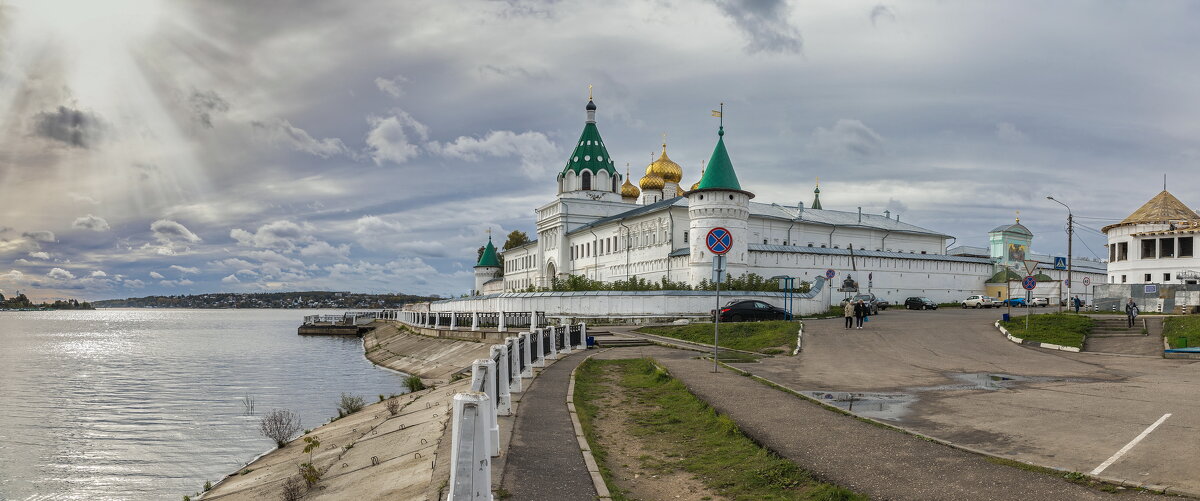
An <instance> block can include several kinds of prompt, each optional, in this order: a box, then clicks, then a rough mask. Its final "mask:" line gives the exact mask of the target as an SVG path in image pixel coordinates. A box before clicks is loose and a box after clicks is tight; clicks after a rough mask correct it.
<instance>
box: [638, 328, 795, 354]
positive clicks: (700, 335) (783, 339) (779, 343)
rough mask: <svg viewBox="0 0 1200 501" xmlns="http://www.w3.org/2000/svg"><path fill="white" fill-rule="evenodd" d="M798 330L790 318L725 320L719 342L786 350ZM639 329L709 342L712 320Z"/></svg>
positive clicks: (754, 348) (745, 347)
mask: <svg viewBox="0 0 1200 501" xmlns="http://www.w3.org/2000/svg"><path fill="white" fill-rule="evenodd" d="M799 329H800V324H799V323H798V322H793V321H789V320H774V321H769V322H736V323H733V322H726V323H722V324H721V334H720V335H721V339H720V342H721V347H723V348H732V349H735V350H746V351H761V350H763V349H767V348H781V349H787V348H790V347H792V346H793V345H795V344H796V331H797V330H799ZM638 332H645V333H647V334H657V335H659V336H666V337H672V338H675V339H682V340H684V341H691V342H693V343H704V344H709V345H711V344H712V341H713V324H711V323H703V324H689V325H661V326H652V327H642V328H641V329H638Z"/></svg>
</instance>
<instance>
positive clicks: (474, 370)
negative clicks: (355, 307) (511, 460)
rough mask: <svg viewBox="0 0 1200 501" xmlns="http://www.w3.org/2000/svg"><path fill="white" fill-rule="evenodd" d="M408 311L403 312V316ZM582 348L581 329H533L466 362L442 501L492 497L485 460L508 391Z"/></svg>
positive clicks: (505, 411) (496, 445) (492, 453)
mask: <svg viewBox="0 0 1200 501" xmlns="http://www.w3.org/2000/svg"><path fill="white" fill-rule="evenodd" d="M404 313H408V312H404ZM586 348H587V325H585V324H582V323H580V324H574V325H564V326H558V327H546V328H537V329H533V330H531V331H528V332H521V333H519V334H518V335H516V336H509V337H507V338H505V339H504V343H502V344H498V345H495V346H493V347H492V357H491V358H481V359H479V360H476V361H475V362H474V363H473V364H471V390H470V391H466V392H462V393H459V394H457V395H454V411H453V412H454V413H453V418H452V419H453V426H452V429H451V436H450V437H451V438H450V440H451V443H450V451H451V452H450V495H449V496H448V498H447V500H448V501H468V500H470V501H480V500H487V501H490V500H491V499H492V471H491V458H493V457H496V456H499V455H500V427H499V424H498V416H508V415H511V414H512V398H511V395H512V393H519V392H520V391H521V387H522V379H528V378H532V377H533V376H534V372H533V368H534V367H545V365H546V360H548V359H549V360H553V359H556V358H558V356H559V354H567V353H571V352H573V351H575V350H582V349H586Z"/></svg>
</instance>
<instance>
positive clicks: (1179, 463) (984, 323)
mask: <svg viewBox="0 0 1200 501" xmlns="http://www.w3.org/2000/svg"><path fill="white" fill-rule="evenodd" d="M1054 310H1055V309H1054V308H1044V309H1043V308H1035V309H1034V313H1043V312H1050V311H1054ZM1006 311H1007V310H1006V309H1003V308H1000V309H982V310H962V309H957V308H952V309H951V308H944V309H940V310H936V311H906V310H902V309H889V310H887V311H885V312H882V313H881V314H880V315H878V316H875V317H872V318H871V320H870V321H869V322H867V324H866V328H865V329H863V330H853V329H852V330H846V329H843V327H842V325H843V324H842V319H840V318H836V319H825V320H806V321H805V336H804V337H805V343H804V351H803V353H801V354H800V355H798V356H796V357H775V358H771V359H765V360H764V361H763V362H762V363H761V364H758V365H759V366H756V367H754V369H753V371H754V372H755V373H756V374H758V375H762V376H763V377H767V378H769V379H771V380H773V381H776V382H778V383H780V384H783V385H785V386H787V387H789V388H791V389H794V390H797V391H808V392H812V393H811V394H813V395H821V396H823V397H825V398H827V399H832V400H831V401H838V403H839V405H846V404H848V402H846V398H845V397H846V396H848V395H854V396H855V398H854V400H855V401H856V403H857V405H858V407H857V408H856V409H854V410H855V412H858V413H861V414H863V415H866V416H870V417H874V418H877V419H882V420H886V421H889V422H892V423H894V424H897V425H899V426H902V427H905V428H908V429H911V430H914V431H917V432H920V433H923V434H926V435H930V436H934V437H937V438H940V439H944V440H949V441H951V442H954V443H956V444H960V445H964V446H967V447H971V448H975V449H979V450H983V451H986V452H989V453H993V454H997V455H1000V456H1004V457H1009V458H1013V459H1018V460H1021V461H1026V462H1031V463H1035V464H1039V465H1043V466H1049V467H1054V468H1060V469H1064V470H1069V471H1079V472H1085V473H1093V472H1095V474H1098V475H1100V476H1103V477H1108V478H1113V479H1120V480H1126V481H1130V482H1136V483H1147V484H1152V485H1161V486H1171V487H1175V488H1178V489H1181V490H1184V491H1186V492H1190V493H1194V494H1200V468H1198V467H1197V466H1196V464H1195V461H1196V459H1197V458H1200V434H1197V431H1198V428H1200V364H1198V363H1197V362H1200V361H1192V360H1166V359H1162V358H1157V357H1144V356H1128V355H1126V356H1119V355H1106V354H1097V353H1067V352H1059V351H1051V350H1044V349H1040V348H1030V347H1026V346H1021V345H1017V344H1014V343H1012V342H1010V341H1008V340H1007V339H1005V338H1004V337H1003V336H1002V335H1000V334H999V333H998V331H997V330H996V328H995V327H993V325H992V323H993V322H994V321H995V320H996V319H998V318H999V317H1000V315H1001V313H1004V312H1006ZM1013 312H1014V313H1021V314H1023V309H1018V308H1014V309H1013ZM1035 318H1036V317H1035ZM859 394H861V395H859ZM1156 423H1157V425H1156Z"/></svg>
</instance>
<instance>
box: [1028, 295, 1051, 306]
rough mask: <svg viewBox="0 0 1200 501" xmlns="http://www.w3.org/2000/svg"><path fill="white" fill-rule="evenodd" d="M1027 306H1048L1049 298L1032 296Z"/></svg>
mask: <svg viewBox="0 0 1200 501" xmlns="http://www.w3.org/2000/svg"><path fill="white" fill-rule="evenodd" d="M1029 306H1050V298H1048V297H1035V298H1033V302H1032V303H1029Z"/></svg>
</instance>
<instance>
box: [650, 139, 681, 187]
mask: <svg viewBox="0 0 1200 501" xmlns="http://www.w3.org/2000/svg"><path fill="white" fill-rule="evenodd" d="M646 173H647V174H650V173H653V174H655V175H657V176H658V177H661V178H663V181H665V182H668V183H678V182H679V180H680V179H683V167H680V166H679V164H677V163H675V162H672V161H671V159H670V158H668V157H667V143H663V145H662V155H660V156H659V157H658V160H655V161H654V163H651V164H650V166H649V167H647V168H646Z"/></svg>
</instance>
